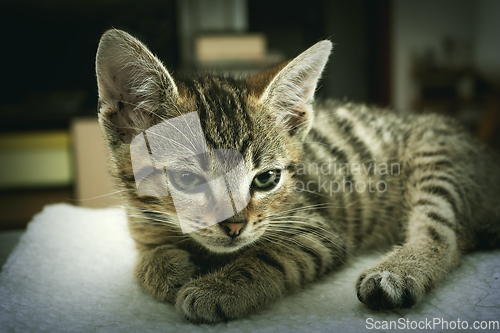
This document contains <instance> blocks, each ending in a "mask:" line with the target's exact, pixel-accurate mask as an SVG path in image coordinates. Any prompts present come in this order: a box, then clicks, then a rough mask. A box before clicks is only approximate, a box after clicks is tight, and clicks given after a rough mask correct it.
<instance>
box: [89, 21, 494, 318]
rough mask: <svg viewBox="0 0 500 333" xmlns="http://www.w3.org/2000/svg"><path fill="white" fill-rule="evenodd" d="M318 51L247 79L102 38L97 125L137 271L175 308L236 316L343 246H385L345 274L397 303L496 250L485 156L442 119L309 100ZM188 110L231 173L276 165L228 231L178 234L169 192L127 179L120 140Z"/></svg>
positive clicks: (366, 291)
mask: <svg viewBox="0 0 500 333" xmlns="http://www.w3.org/2000/svg"><path fill="white" fill-rule="evenodd" d="M330 48H331V43H329V42H326V41H324V42H320V43H318V44H316V45H315V46H313V47H312V48H310V49H309V50H307V51H306V52H304V53H303V54H301V55H300V56H298V57H297V58H295V59H294V60H293V61H291V62H288V63H285V64H282V65H279V66H276V67H274V68H271V69H270V70H268V71H265V72H263V73H261V74H258V75H256V76H251V77H247V78H236V77H231V76H227V75H219V76H218V75H208V74H200V75H198V76H193V77H172V76H171V75H170V74H169V73H168V72H167V71H166V70H165V68H164V67H163V65H162V64H161V63H160V62H159V61H158V60H157V59H156V58H155V57H154V56H153V55H152V54H151V53H150V52H149V51H148V50H147V49H146V48H145V47H144V46H143V45H142V44H141V43H140V42H138V41H137V40H136V39H134V38H133V37H131V36H130V35H128V34H126V33H124V32H122V31H119V30H110V31H108V32H107V33H105V34H104V35H103V37H102V39H101V43H100V46H99V50H98V54H97V61H96V63H97V65H96V68H97V77H98V85H99V97H100V100H99V120H100V123H101V126H102V129H103V131H104V133H105V135H106V138H107V141H108V146H109V148H110V156H111V159H112V162H113V174H114V175H115V177H116V179H117V184H118V186H119V187H120V188H121V189H122V194H123V200H124V203H125V206H126V209H127V213H128V216H129V227H130V231H131V235H132V237H133V239H134V240H135V242H136V244H137V248H138V250H139V257H138V261H137V266H136V271H135V274H136V277H137V279H138V281H139V283H140V284H141V285H142V286H143V287H144V288H145V290H147V291H148V292H149V293H151V294H152V295H154V296H155V297H156V298H158V299H159V300H161V301H166V302H170V303H173V304H175V307H176V308H177V309H178V310H179V311H180V312H181V313H182V314H183V315H184V316H185V317H186V318H187V319H189V320H191V321H194V322H218V321H226V320H231V319H235V318H241V317H244V316H247V315H249V314H251V313H254V312H255V311H257V310H258V309H260V308H262V307H263V306H264V305H265V304H268V303H270V302H273V301H275V300H277V299H279V298H280V297H282V296H283V295H285V294H287V293H289V292H291V291H293V290H297V289H299V288H300V287H301V286H303V285H304V284H306V283H310V282H312V281H314V280H316V279H318V278H319V277H321V276H323V275H324V274H326V273H328V272H331V271H333V270H335V268H337V267H338V266H340V265H343V264H344V263H345V262H346V261H347V260H348V259H349V257H351V256H353V255H355V254H356V253H360V252H363V251H367V250H369V249H373V248H379V249H384V248H385V249H389V248H390V247H391V246H392V250H390V252H389V253H388V254H387V256H386V257H385V258H384V259H383V260H382V262H381V263H379V264H378V265H377V266H375V267H373V268H371V269H369V270H367V271H366V272H364V273H363V274H362V275H361V276H360V277H359V279H358V281H357V282H356V289H357V295H358V298H359V299H360V301H361V302H363V303H365V304H366V305H368V306H369V307H371V308H374V309H391V308H399V307H408V306H411V305H412V304H413V303H415V302H416V301H418V300H419V299H421V298H422V297H423V296H424V295H425V294H426V293H427V292H429V291H430V290H431V289H432V288H433V287H434V286H435V285H436V284H437V283H438V282H439V281H440V280H441V279H442V278H443V277H444V276H445V275H446V273H448V272H449V271H451V270H453V269H454V268H456V267H457V265H458V264H459V262H460V257H461V255H462V253H464V252H466V251H469V250H472V249H474V248H476V247H492V246H498V245H499V243H500V223H499V219H500V209H498V207H497V204H498V198H499V194H500V179H499V177H500V176H499V175H500V172H499V171H500V168H499V166H500V160H499V158H498V157H497V156H495V155H494V154H492V153H491V152H489V151H487V148H485V147H484V146H482V145H480V144H479V143H478V142H476V140H475V139H473V138H472V137H470V136H469V135H468V134H467V133H466V132H465V131H464V130H463V129H461V127H460V126H459V125H458V124H457V123H456V122H454V121H453V120H451V119H448V118H445V117H441V116H437V115H424V116H416V115H406V116H402V115H398V114H395V113H392V112H390V111H387V110H380V109H374V108H367V107H366V106H363V105H356V104H345V103H338V102H335V101H324V102H313V93H314V90H315V89H316V84H317V81H318V79H319V77H320V75H321V72H322V70H323V67H324V66H325V64H326V61H327V58H328V55H329V52H330ZM193 111H196V112H198V115H199V117H200V121H201V125H202V128H203V131H204V134H205V137H206V141H207V144H208V145H209V148H210V149H234V150H238V151H239V152H241V154H242V155H243V158H244V161H245V167H246V172H247V178H246V179H243V180H240V181H243V182H247V183H248V184H251V183H252V180H253V179H254V177H256V176H257V175H259V174H260V173H263V172H265V171H267V170H274V169H279V170H281V179H280V181H279V183H278V185H276V186H275V187H273V188H272V189H270V190H267V191H263V190H258V189H256V188H251V197H250V202H249V203H248V205H247V207H245V209H244V210H243V211H242V212H240V213H239V214H238V215H240V216H239V217H238V218H242V219H245V221H247V224H246V226H245V227H244V229H242V231H241V233H240V235H239V236H238V237H229V235H228V234H227V233H226V230H225V229H224V227H222V225H221V224H216V225H212V226H210V227H207V228H204V229H201V230H198V231H195V232H191V233H189V234H182V232H181V230H180V226H179V222H178V220H177V216H176V211H175V208H174V205H173V201H172V198H171V197H170V196H168V197H151V196H145V195H141V194H139V193H138V192H137V190H136V188H135V181H134V175H133V171H132V167H131V160H130V145H129V144H130V141H131V139H132V138H133V137H134V136H135V135H138V134H140V133H141V132H143V131H144V130H145V129H147V128H148V127H150V126H152V125H154V124H157V123H159V122H160V121H163V120H167V119H170V118H172V117H175V116H179V115H183V114H186V113H189V112H193ZM313 119H314V121H313ZM328 166H329V167H332V166H334V167H335V171H334V172H325V170H326V169H328ZM384 166H385V169H384ZM322 168H324V169H322ZM370 182H371V183H370ZM336 184H339V185H340V186H341V187H343V188H342V190H339V191H332V185H333V186H336ZM363 184H364V185H365V189H364V190H360V187H361V185H363ZM369 184H371V186H375V187H374V188H371V189H372V190H373V191H372V190H369V189H368V188H367V187H366V186H368V185H369ZM376 184H378V185H379V187H378V188H377V187H376ZM346 186H347V187H346ZM356 186H358V187H356ZM344 187H345V189H344ZM351 188H353V190H350V189H351ZM353 282H354V281H353ZM333 301H335V300H332V302H333Z"/></svg>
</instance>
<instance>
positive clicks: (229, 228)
mask: <svg viewBox="0 0 500 333" xmlns="http://www.w3.org/2000/svg"><path fill="white" fill-rule="evenodd" d="M221 225H222V226H223V227H224V229H226V232H227V235H228V236H230V237H232V238H234V237H236V236H238V235H239V234H240V231H241V229H243V227H244V226H245V225H246V222H238V223H234V222H222V223H221Z"/></svg>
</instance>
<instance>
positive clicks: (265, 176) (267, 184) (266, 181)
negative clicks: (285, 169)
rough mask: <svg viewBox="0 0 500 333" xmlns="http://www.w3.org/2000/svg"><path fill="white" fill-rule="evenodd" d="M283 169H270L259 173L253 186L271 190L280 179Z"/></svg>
mask: <svg viewBox="0 0 500 333" xmlns="http://www.w3.org/2000/svg"><path fill="white" fill-rule="evenodd" d="M280 176H281V170H269V171H266V172H263V173H261V174H260V175H257V176H256V177H255V178H254V179H253V182H252V186H253V187H256V188H258V189H260V190H270V189H271V188H272V187H274V186H275V185H277V184H278V183H279V181H280Z"/></svg>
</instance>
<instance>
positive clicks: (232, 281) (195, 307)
mask: <svg viewBox="0 0 500 333" xmlns="http://www.w3.org/2000/svg"><path fill="white" fill-rule="evenodd" d="M314 237H316V235H315V234H314V233H310V234H307V233H306V232H304V234H302V235H298V236H296V237H294V238H293V239H294V241H289V242H287V244H284V243H281V244H279V243H267V244H265V245H264V244H262V246H256V247H255V248H254V249H248V250H247V251H245V252H242V253H241V256H240V257H238V258H237V259H236V260H235V261H233V262H231V263H229V264H227V265H226V266H224V267H222V269H220V270H218V271H215V272H212V273H209V274H207V275H204V276H202V277H200V278H198V279H195V280H192V281H191V282H189V283H188V284H186V285H184V286H183V287H182V288H181V290H180V291H179V295H178V297H177V300H176V303H175V306H176V308H177V310H178V311H180V312H181V313H182V314H184V316H185V317H186V318H187V319H188V320H191V321H193V322H219V321H227V320H231V319H236V318H241V317H245V316H248V315H249V314H251V313H254V312H256V311H257V310H258V309H260V308H262V307H263V306H264V305H266V304H268V303H270V302H272V301H274V300H276V299H278V298H280V297H281V296H282V295H284V294H285V293H287V292H289V291H291V290H294V289H296V288H299V287H300V286H301V285H303V284H305V283H307V282H310V281H313V280H315V279H316V278H317V277H318V276H320V275H323V274H324V273H326V272H327V271H329V270H331V269H332V268H333V267H335V266H337V265H339V264H340V263H342V259H343V258H344V250H343V249H341V247H340V246H339V244H338V240H337V239H335V240H332V239H327V238H324V237H322V238H320V237H316V238H314ZM290 239H292V237H290Z"/></svg>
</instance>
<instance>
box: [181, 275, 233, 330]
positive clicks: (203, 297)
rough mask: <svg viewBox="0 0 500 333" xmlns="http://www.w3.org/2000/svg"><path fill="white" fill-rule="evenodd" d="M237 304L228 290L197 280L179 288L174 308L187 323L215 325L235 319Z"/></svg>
mask: <svg viewBox="0 0 500 333" xmlns="http://www.w3.org/2000/svg"><path fill="white" fill-rule="evenodd" d="M237 302H238V299H237V297H235V296H234V294H233V293H231V291H230V290H227V289H226V290H225V289H222V288H218V286H217V285H213V284H212V283H209V281H202V279H198V280H193V281H191V282H190V283H188V284H187V285H185V286H184V287H182V288H181V290H180V291H179V294H178V295H177V300H176V302H175V308H176V309H177V311H179V312H181V313H182V314H183V315H184V317H186V319H188V320H189V321H192V322H195V323H216V322H221V321H228V320H231V319H235V318H237V317H238V316H237V315H236V309H238V308H239V306H238V304H237Z"/></svg>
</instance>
